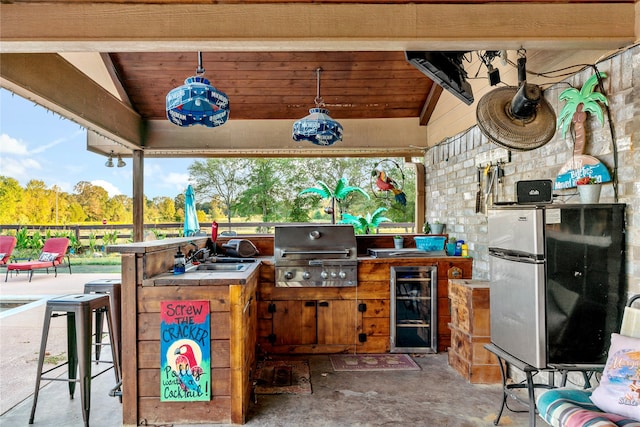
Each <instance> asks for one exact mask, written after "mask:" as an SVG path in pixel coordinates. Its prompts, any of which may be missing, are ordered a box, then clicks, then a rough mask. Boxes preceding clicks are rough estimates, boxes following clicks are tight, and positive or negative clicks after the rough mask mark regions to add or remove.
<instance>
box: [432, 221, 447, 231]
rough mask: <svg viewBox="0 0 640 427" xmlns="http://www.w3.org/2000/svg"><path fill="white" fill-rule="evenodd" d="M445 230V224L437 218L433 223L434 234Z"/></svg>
mask: <svg viewBox="0 0 640 427" xmlns="http://www.w3.org/2000/svg"><path fill="white" fill-rule="evenodd" d="M443 231H444V224H443V223H441V222H440V221H438V220H436V221H434V223H433V224H431V233H432V234H442V232H443Z"/></svg>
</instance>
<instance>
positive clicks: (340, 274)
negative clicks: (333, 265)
mask: <svg viewBox="0 0 640 427" xmlns="http://www.w3.org/2000/svg"><path fill="white" fill-rule="evenodd" d="M338 277H340V278H341V279H344V278H345V277H347V273H345V272H344V271H341V272H340V273H338Z"/></svg>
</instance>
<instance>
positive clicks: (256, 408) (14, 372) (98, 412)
mask: <svg viewBox="0 0 640 427" xmlns="http://www.w3.org/2000/svg"><path fill="white" fill-rule="evenodd" d="M0 273H4V271H0ZM2 276H4V274H2ZM118 277H119V275H118V274H103V273H101V274H71V275H70V274H68V272H66V273H65V272H61V273H59V274H58V277H57V278H54V276H53V274H49V275H46V274H42V273H36V274H35V275H34V277H33V279H32V281H31V282H30V283H29V282H28V278H27V275H25V274H22V275H18V276H13V277H10V278H9V281H8V282H6V283H5V282H4V281H2V282H1V283H0V301H2V302H6V301H10V300H11V301H14V300H18V301H19V300H22V301H27V302H28V301H32V302H30V303H28V304H26V305H23V306H21V307H18V308H13V309H10V310H8V311H3V312H0V425H3V426H5V425H6V426H21V425H25V426H26V425H28V421H29V414H30V411H31V406H32V403H33V392H34V387H35V378H36V365H37V360H38V351H39V346H40V338H41V334H42V323H43V316H44V307H45V302H46V300H47V299H49V298H51V297H53V296H57V295H64V294H70V293H82V291H83V286H84V284H85V283H87V282H90V281H93V280H96V279H109V278H118ZM2 279H4V277H2ZM47 351H48V353H49V354H48V356H49V357H51V358H52V359H54V360H55V359H56V358H64V357H66V323H65V320H64V318H55V319H52V326H51V330H50V335H49V345H48V346H47ZM107 353H108V351H107ZM304 358H306V359H308V360H309V363H310V367H311V384H312V388H313V393H312V394H311V395H284V394H281V395H259V396H258V398H257V403H256V404H254V405H252V407H251V409H250V413H249V419H248V422H247V423H246V424H245V425H247V426H264V427H268V426H273V427H281V426H302V425H304V426H400V425H404V426H411V425H413V426H425V427H430V426H434V427H476V426H492V425H493V420H494V419H495V416H496V414H497V412H498V410H499V407H500V403H501V399H502V392H501V386H500V385H497V384H496V385H475V384H469V383H468V382H467V381H465V380H464V379H463V378H462V377H461V376H460V375H458V374H457V372H455V371H454V370H453V369H452V368H451V367H449V366H448V364H447V355H446V353H440V354H437V355H414V360H415V361H416V362H417V363H418V364H419V365H420V367H421V368H422V369H421V370H420V371H397V372H335V371H333V368H332V366H331V362H330V360H329V358H328V357H327V356H310V357H304ZM94 366H95V365H94ZM101 366H103V365H101ZM59 374H60V375H63V376H64V375H66V370H65V368H62V369H60V370H59ZM114 384H115V380H114V376H113V373H112V372H111V371H107V372H105V373H104V374H102V375H100V376H98V377H96V378H95V379H94V380H93V381H92V399H91V401H92V402H91V416H90V420H91V424H92V425H94V426H100V427H111V426H120V425H122V406H121V404H120V401H119V399H118V398H114V397H110V396H109V394H108V393H109V390H110V389H111V388H112V387H113V386H114ZM510 406H511V407H513V408H516V409H522V407H521V406H520V405H518V404H517V403H516V402H511V403H510ZM144 422H145V421H144V420H140V422H139V424H140V425H144V424H143V423H144ZM34 425H36V426H38V425H40V426H65V427H67V426H81V425H83V422H82V413H81V409H80V394H79V388H78V390H77V391H76V396H75V399H74V400H70V399H69V393H68V387H67V384H66V383H65V382H58V381H56V382H50V383H48V384H45V382H44V381H43V383H42V388H41V391H40V395H39V398H38V405H37V410H36V414H35V420H34ZM201 425H202V424H201ZM204 425H206V424H204ZM499 425H501V426H526V425H528V416H527V414H526V413H514V412H510V411H508V410H505V412H504V413H503V415H502V418H501V420H500V424H499ZM538 425H545V423H544V422H543V421H542V420H541V419H540V418H538ZM216 426H224V425H223V424H216Z"/></svg>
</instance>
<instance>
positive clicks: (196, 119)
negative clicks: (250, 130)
mask: <svg viewBox="0 0 640 427" xmlns="http://www.w3.org/2000/svg"><path fill="white" fill-rule="evenodd" d="M203 74H204V68H202V52H198V68H197V70H196V75H195V76H192V77H189V78H187V79H186V80H185V81H184V85H182V86H180V87H177V88H175V89H173V90H171V91H170V92H169V93H168V94H167V119H169V121H170V122H171V123H173V124H175V125H178V126H182V127H187V126H193V125H202V126H206V127H210V128H213V127H217V126H221V125H223V124H225V123H226V122H227V119H228V118H229V98H228V97H227V95H226V94H225V93H224V92H221V91H219V90H218V89H216V88H215V87H213V86H211V84H209V80H207V79H205V78H204V77H203Z"/></svg>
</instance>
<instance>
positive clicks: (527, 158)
mask: <svg viewBox="0 0 640 427" xmlns="http://www.w3.org/2000/svg"><path fill="white" fill-rule="evenodd" d="M597 68H598V70H599V71H601V72H605V73H606V74H607V78H606V79H604V82H603V83H604V92H605V95H606V97H607V99H608V101H609V108H610V117H611V122H612V123H613V124H614V126H613V131H614V134H615V142H616V145H617V152H618V155H617V159H618V162H617V163H618V164H617V171H618V202H619V203H626V204H627V235H626V239H627V240H626V257H627V276H628V283H629V292H630V293H640V152H639V151H638V144H639V143H640V47H639V46H636V47H634V48H633V49H631V50H627V51H625V52H622V53H619V54H617V55H615V56H613V57H611V58H609V59H606V60H604V61H602V62H600V63H598V64H597ZM593 73H594V70H593V68H588V69H586V70H583V71H581V72H578V73H577V74H575V75H574V76H572V77H571V78H569V79H567V80H565V81H564V82H562V83H555V84H553V86H551V87H546V88H545V97H546V99H547V100H548V101H549V102H550V104H551V106H552V107H553V109H554V110H555V111H556V114H558V113H559V112H560V110H561V109H562V107H563V106H564V101H563V102H560V101H559V100H558V96H559V95H560V93H561V92H562V91H563V90H564V89H566V88H568V87H569V86H568V85H567V83H568V84H571V85H572V86H573V87H576V88H578V89H580V88H581V87H582V84H583V83H584V82H585V80H586V79H587V78H588V77H589V76H591V75H592V74H593ZM509 83H511V84H515V82H509ZM596 90H597V89H596ZM585 126H586V128H587V129H586V131H587V138H586V147H585V151H584V154H589V155H592V156H594V157H597V158H598V159H599V160H600V161H601V162H603V163H604V164H605V165H606V166H607V168H608V169H609V171H610V173H611V174H612V175H613V172H614V146H613V143H612V141H613V139H612V135H611V130H610V126H609V119H608V117H607V113H606V111H605V122H604V126H602V125H601V124H600V122H599V121H598V120H597V118H596V117H595V116H594V115H591V114H590V115H589V117H588V118H587V122H586V124H585ZM498 149H499V147H498V146H497V145H495V144H493V143H489V142H488V140H487V138H486V137H485V136H484V135H482V133H481V132H480V130H479V129H478V127H477V126H475V127H473V128H470V129H468V130H467V131H466V132H463V133H461V134H459V135H456V136H453V137H450V138H448V139H446V140H444V141H442V142H441V143H440V144H438V145H437V146H434V147H432V148H431V149H429V150H428V151H427V152H426V153H425V166H426V204H427V205H426V220H427V221H429V222H433V221H435V220H440V221H441V222H443V223H445V224H446V232H447V233H449V235H450V236H455V237H456V238H458V239H463V240H465V242H467V243H468V244H469V255H470V256H472V257H473V258H474V264H473V271H474V273H473V274H474V279H481V280H489V279H490V277H489V257H488V253H487V217H486V214H485V213H482V212H481V213H476V209H475V207H476V206H475V205H476V190H477V172H478V168H477V167H476V157H477V156H481V155H485V156H486V155H487V154H489V153H486V152H488V151H494V153H495V152H496V151H495V150H498ZM572 152H573V139H572V137H571V136H570V135H569V132H568V133H567V136H566V138H562V135H561V132H556V135H555V136H554V138H553V139H552V140H551V141H550V142H549V143H547V144H545V145H544V146H542V147H540V148H538V149H535V150H532V151H512V152H511V161H510V162H508V163H505V164H504V165H503V170H504V177H503V178H502V179H501V181H502V182H501V183H500V184H499V185H498V192H497V195H496V197H497V200H498V201H512V200H515V199H516V196H515V184H516V182H517V181H520V180H531V179H551V180H555V177H556V175H557V174H558V171H559V169H560V167H561V166H562V165H563V164H564V163H565V162H567V161H568V160H569V159H570V158H571V156H572ZM483 153H484V154H483ZM482 178H483V179H484V177H482ZM554 195H557V197H555V199H554V203H579V197H578V195H577V191H576V189H575V188H573V189H568V190H558V191H554ZM483 201H484V200H483ZM600 202H602V203H612V202H615V197H614V187H613V185H612V183H607V184H604V185H603V188H602V195H601V197H600ZM490 204H491V201H489V205H490ZM483 205H484V203H483Z"/></svg>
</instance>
